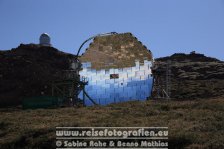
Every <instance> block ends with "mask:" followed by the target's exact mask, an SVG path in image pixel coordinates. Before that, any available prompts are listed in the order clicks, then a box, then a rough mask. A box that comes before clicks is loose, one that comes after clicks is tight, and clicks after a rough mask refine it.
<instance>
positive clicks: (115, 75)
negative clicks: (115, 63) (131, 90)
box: [110, 74, 119, 79]
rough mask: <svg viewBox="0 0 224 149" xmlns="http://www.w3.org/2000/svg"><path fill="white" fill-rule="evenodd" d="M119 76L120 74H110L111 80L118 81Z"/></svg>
mask: <svg viewBox="0 0 224 149" xmlns="http://www.w3.org/2000/svg"><path fill="white" fill-rule="evenodd" d="M118 78H119V75H118V74H110V79H118Z"/></svg>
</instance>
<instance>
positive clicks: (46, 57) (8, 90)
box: [0, 44, 74, 106]
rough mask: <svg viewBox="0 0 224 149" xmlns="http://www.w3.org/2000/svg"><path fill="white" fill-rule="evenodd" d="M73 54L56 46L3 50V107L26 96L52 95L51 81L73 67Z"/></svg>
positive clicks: (0, 74)
mask: <svg viewBox="0 0 224 149" xmlns="http://www.w3.org/2000/svg"><path fill="white" fill-rule="evenodd" d="M73 58H74V56H73V55H71V54H66V53H63V52H60V51H59V50H57V49H55V48H53V47H44V46H39V45H34V44H29V45H23V44H21V45H20V46H19V47H17V48H15V49H12V50H9V51H1V52H0V61H1V63H0V106H6V105H17V104H20V103H21V99H22V98H23V97H26V96H38V95H41V92H42V93H45V94H50V91H51V88H50V86H49V84H50V83H51V81H53V80H57V79H60V78H61V77H62V76H61V75H60V73H61V72H62V70H66V69H69V67H70V61H71V60H72V59H73Z"/></svg>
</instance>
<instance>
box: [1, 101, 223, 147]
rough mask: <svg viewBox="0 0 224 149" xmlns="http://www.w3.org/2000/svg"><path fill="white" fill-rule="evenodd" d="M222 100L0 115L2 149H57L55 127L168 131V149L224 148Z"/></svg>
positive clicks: (3, 111) (132, 103)
mask: <svg viewBox="0 0 224 149" xmlns="http://www.w3.org/2000/svg"><path fill="white" fill-rule="evenodd" d="M223 98H224V97H220V98H215V99H206V100H205V99H203V100H194V101H169V102H167V101H153V100H150V101H130V102H125V103H118V104H111V105H108V106H105V107H103V106H95V107H82V108H58V109H37V110H21V109H19V108H17V109H15V108H13V109H0V128H1V129H0V148H1V149H2V148H55V145H54V144H55V127H56V126H138V127H139V126H146V127H150V126H161V127H164V126H168V127H169V148H178V149H179V148H198V149H202V148H213V149H219V148H220V149H221V148H224V143H223V140H224V100H223Z"/></svg>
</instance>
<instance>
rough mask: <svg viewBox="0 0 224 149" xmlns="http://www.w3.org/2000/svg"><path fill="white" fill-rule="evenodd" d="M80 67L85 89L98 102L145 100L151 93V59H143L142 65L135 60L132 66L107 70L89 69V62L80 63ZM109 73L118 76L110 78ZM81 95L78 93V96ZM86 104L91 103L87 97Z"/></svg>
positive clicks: (102, 103)
mask: <svg viewBox="0 0 224 149" xmlns="http://www.w3.org/2000/svg"><path fill="white" fill-rule="evenodd" d="M82 67H83V70H82V71H80V76H81V77H86V78H87V80H88V85H87V86H86V91H87V93H88V94H89V96H90V97H91V98H92V99H94V100H95V101H96V102H97V103H98V104H101V105H106V104H109V103H114V102H122V101H128V100H145V99H146V98H147V97H149V96H150V95H151V89H152V76H151V61H148V60H144V64H142V65H140V64H139V61H136V62H135V66H134V67H128V68H120V69H109V70H105V69H102V70H95V69H91V63H90V62H86V63H82ZM111 74H116V75H118V78H111ZM82 96H83V95H82V93H80V95H79V97H80V98H82ZM86 104H87V105H91V102H90V101H89V100H88V99H87V100H86Z"/></svg>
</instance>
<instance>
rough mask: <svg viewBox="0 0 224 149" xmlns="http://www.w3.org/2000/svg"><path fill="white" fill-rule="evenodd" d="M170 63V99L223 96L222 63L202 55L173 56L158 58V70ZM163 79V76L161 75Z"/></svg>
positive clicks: (223, 68) (163, 68)
mask: <svg viewBox="0 0 224 149" xmlns="http://www.w3.org/2000/svg"><path fill="white" fill-rule="evenodd" d="M168 60H169V61H171V65H170V69H171V97H172V98H177V99H183V98H185V99H194V98H207V97H214V96H220V95H224V62H222V61H219V60H217V59H215V58H210V57H206V56H204V55H203V54H197V53H191V54H182V53H181V54H173V55H171V56H168V57H163V58H158V59H156V61H158V62H159V67H158V69H161V70H166V63H167V61H168ZM163 77H164V78H165V74H164V75H163Z"/></svg>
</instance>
